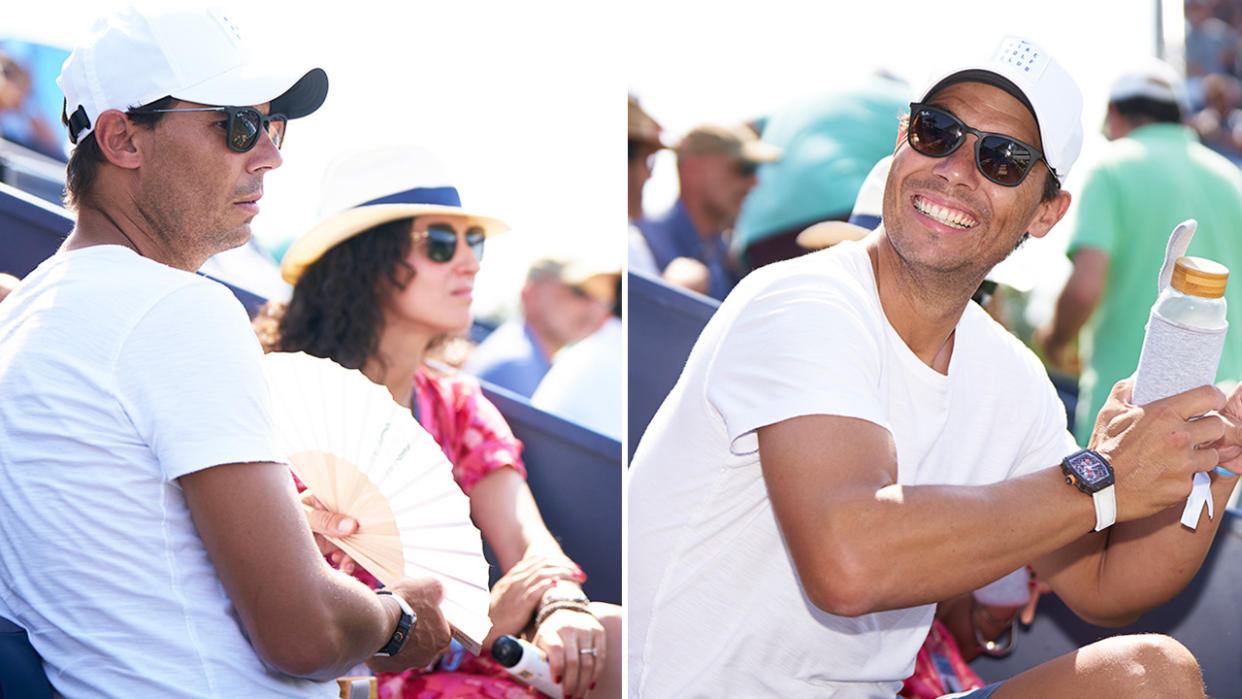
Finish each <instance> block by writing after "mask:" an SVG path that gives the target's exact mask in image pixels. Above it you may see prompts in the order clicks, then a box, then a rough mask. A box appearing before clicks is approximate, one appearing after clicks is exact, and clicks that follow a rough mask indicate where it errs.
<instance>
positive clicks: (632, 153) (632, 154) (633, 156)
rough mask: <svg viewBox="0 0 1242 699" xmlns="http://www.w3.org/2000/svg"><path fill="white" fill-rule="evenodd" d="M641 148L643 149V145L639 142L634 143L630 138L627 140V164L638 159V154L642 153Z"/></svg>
mask: <svg viewBox="0 0 1242 699" xmlns="http://www.w3.org/2000/svg"><path fill="white" fill-rule="evenodd" d="M642 147H643V144H642V142H641V141H635V140H634V139H632V138H631V139H630V140H629V151H628V154H629V155H628V159H629V162H631V163H632V162H634V161H635V160H637V159H638V155H639V153H642Z"/></svg>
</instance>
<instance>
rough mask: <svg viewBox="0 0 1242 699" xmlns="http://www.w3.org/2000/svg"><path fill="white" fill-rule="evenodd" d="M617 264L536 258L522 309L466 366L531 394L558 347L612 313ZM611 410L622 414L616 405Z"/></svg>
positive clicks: (587, 332) (578, 337) (594, 327)
mask: <svg viewBox="0 0 1242 699" xmlns="http://www.w3.org/2000/svg"><path fill="white" fill-rule="evenodd" d="M616 269H618V265H616V264H614V265H613V271H612V272H611V274H609V272H607V271H599V270H596V269H593V268H592V267H591V265H590V264H589V263H587V262H585V261H583V260H580V259H567V258H563V257H544V258H541V259H538V260H536V261H535V262H534V264H532V265H531V266H530V271H529V272H527V274H526V284H525V285H524V286H523V287H522V292H521V313H520V315H519V316H517V317H514V318H511V319H509V320H507V321H505V322H504V323H503V324H502V325H501V326H500V327H498V328H496V329H495V330H493V331H492V332H491V334H489V335H488V336H487V338H486V339H484V340H483V342H481V343H480V344H479V346H478V347H476V348H475V349H474V351H473V352H472V353H471V354H470V359H469V360H468V361H467V362H466V365H465V367H464V369H465V371H466V372H467V373H470V374H473V375H475V376H476V377H478V378H480V379H483V380H485V381H489V382H491V383H494V384H496V385H497V386H501V387H503V388H507V389H509V390H510V391H513V392H515V393H518V394H520V395H522V396H523V397H525V398H530V397H531V394H533V393H534V392H535V388H536V387H538V386H539V382H540V381H542V380H543V377H544V374H546V373H548V369H550V368H551V367H552V359H553V357H554V356H555V355H556V353H557V352H559V351H560V350H561V348H563V347H565V346H566V345H569V344H571V343H574V342H577V341H579V340H581V339H583V338H585V337H587V336H588V335H590V334H591V333H593V332H595V331H596V330H598V329H599V327H600V325H602V324H603V322H604V321H605V320H606V319H607V318H608V315H609V313H610V310H611V308H612V305H613V302H614V300H615V299H614V296H615V291H614V288H613V286H614V280H615V278H616V274H617V272H616ZM619 346H620V343H619V342H618V347H619ZM617 405H619V404H617ZM613 412H615V413H617V415H618V416H620V411H619V410H617V409H616V405H614V406H613Z"/></svg>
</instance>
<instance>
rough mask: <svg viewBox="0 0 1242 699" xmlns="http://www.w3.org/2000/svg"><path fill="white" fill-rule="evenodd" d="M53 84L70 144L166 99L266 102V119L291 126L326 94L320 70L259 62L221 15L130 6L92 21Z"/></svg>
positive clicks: (325, 78) (324, 77)
mask: <svg viewBox="0 0 1242 699" xmlns="http://www.w3.org/2000/svg"><path fill="white" fill-rule="evenodd" d="M56 84H57V85H59V86H60V89H61V90H62V91H63V92H64V93H65V116H66V118H67V119H68V120H69V140H70V141H72V142H74V143H77V142H78V141H80V140H81V139H82V138H85V137H86V136H87V135H88V134H89V133H90V132H91V130H92V129H93V128H94V126H95V121H96V120H97V119H98V118H99V115H100V114H102V113H104V112H105V111H107V110H109V109H118V110H121V111H126V110H129V109H133V108H134V107H140V106H142V105H144V104H149V103H151V102H154V101H156V100H158V99H161V98H163V97H168V96H171V97H175V98H177V99H181V100H185V101H188V102H198V103H200V104H207V105H212V106H239V107H240V106H250V105H255V104H262V103H264V102H271V111H272V113H273V114H277V113H279V114H284V115H285V116H286V117H288V118H290V119H296V118H298V117H303V116H306V115H307V114H310V113H311V112H313V111H315V110H316V109H318V108H319V106H320V105H321V104H323V101H324V98H325V97H327V94H328V76H327V74H326V73H325V72H324V71H323V70H322V69H320V68H310V69H308V68H306V67H305V66H299V67H293V66H289V65H280V61H279V60H274V59H271V58H265V57H260V55H259V53H258V51H257V50H256V48H255V47H253V46H250V45H247V43H246V42H245V41H244V40H243V38H242V33H241V31H240V30H239V29H238V27H237V24H236V23H235V22H234V21H233V20H231V19H230V18H229V17H228V16H227V15H225V14H224V13H223V12H222V11H220V10H217V9H191V8H188V7H171V8H150V9H144V10H138V9H136V8H133V7H130V8H127V9H125V10H122V11H121V12H118V13H117V14H114V15H110V16H108V17H104V18H102V19H100V20H98V21H96V22H95V24H94V26H93V27H92V29H91V36H90V38H89V39H87V40H86V43H84V44H82V45H80V46H78V47H77V48H75V49H74V50H73V53H71V54H69V58H67V59H66V60H65V63H64V65H63V66H62V67H61V71H60V77H59V78H57V79H56Z"/></svg>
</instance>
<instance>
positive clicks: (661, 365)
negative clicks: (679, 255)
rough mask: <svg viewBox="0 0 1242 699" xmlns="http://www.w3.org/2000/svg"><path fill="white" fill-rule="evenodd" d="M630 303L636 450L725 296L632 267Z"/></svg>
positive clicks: (632, 423) (631, 444)
mask: <svg viewBox="0 0 1242 699" xmlns="http://www.w3.org/2000/svg"><path fill="white" fill-rule="evenodd" d="M627 281H628V284H629V290H628V291H627V292H626V293H627V294H628V299H629V306H628V307H627V308H626V311H625V317H626V320H627V322H628V323H629V340H628V342H629V356H630V360H631V361H630V370H629V376H628V378H627V381H628V382H629V395H628V401H629V409H628V410H629V439H630V442H629V447H630V454H629V455H630V456H631V457H633V456H634V450H635V449H637V448H638V440H639V438H641V437H642V436H643V432H645V431H646V430H647V423H649V422H651V418H652V417H654V416H655V413H656V410H659V408H660V404H661V403H663V402H664V397H665V396H667V395H668V392H669V391H670V390H672V388H673V385H674V384H676V383H677V378H678V377H680V376H681V370H682V368H683V367H685V365H686V357H689V356H690V349H691V348H692V347H694V343H695V341H696V340H698V339H699V333H700V332H702V331H703V326H704V325H707V321H708V319H710V318H711V317H712V314H713V313H715V312H716V308H717V307H719V306H720V302H719V301H716V300H715V299H713V298H710V297H708V296H703V295H702V294H696V293H694V292H693V291H687V290H685V289H681V288H678V287H675V286H670V285H669V284H666V283H664V282H663V281H660V280H659V279H657V278H655V277H652V276H650V275H647V274H644V273H642V272H634V271H630V273H629V278H628V280H627Z"/></svg>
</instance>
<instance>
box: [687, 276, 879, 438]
mask: <svg viewBox="0 0 1242 699" xmlns="http://www.w3.org/2000/svg"><path fill="white" fill-rule="evenodd" d="M863 305H864V304H863V303H861V302H860V301H859V299H858V298H854V297H853V295H852V294H850V293H848V292H847V291H846V290H845V289H841V288H834V287H830V288H820V287H815V286H814V285H813V284H802V283H798V282H797V281H796V280H794V281H789V280H786V281H785V282H782V283H781V284H780V285H779V286H774V287H773V288H769V289H767V290H765V291H762V292H760V293H759V294H758V295H757V296H756V297H755V298H754V299H752V301H751V302H750V303H749V304H748V306H747V307H746V308H744V309H742V310H741V311H740V313H739V315H738V317H737V318H736V319H735V321H734V322H733V324H732V327H730V328H729V329H728V330H727V331H726V332H725V333H724V336H723V339H722V341H721V342H720V344H719V346H718V347H717V349H716V351H715V356H714V357H713V359H712V360H711V366H710V368H709V370H708V373H707V381H706V392H707V396H706V397H707V401H708V402H709V403H710V405H711V406H712V407H713V408H714V409H715V410H716V411H717V412H718V414H719V415H720V417H721V419H723V421H724V423H725V429H726V431H727V433H728V437H729V443H730V448H731V450H732V451H733V452H734V453H735V454H746V453H752V452H754V451H756V450H757V449H758V438H757V436H756V435H755V430H757V429H758V428H760V427H764V426H766V425H771V424H775V423H777V422H781V421H783V420H787V419H789V418H793V417H799V416H804V415H841V416H847V417H856V418H860V419H863V420H868V421H870V422H874V423H876V424H878V425H880V426H881V427H884V428H885V429H889V426H888V421H887V417H886V415H885V412H884V410H883V408H882V405H881V403H880V401H879V399H878V394H879V380H880V365H881V364H880V363H881V356H880V352H881V348H880V345H879V342H878V341H877V340H876V337H877V334H878V332H882V330H883V329H882V327H878V326H877V325H876V323H875V322H874V321H872V322H869V321H868V318H867V311H866V310H864V309H863V308H862V306H863Z"/></svg>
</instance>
